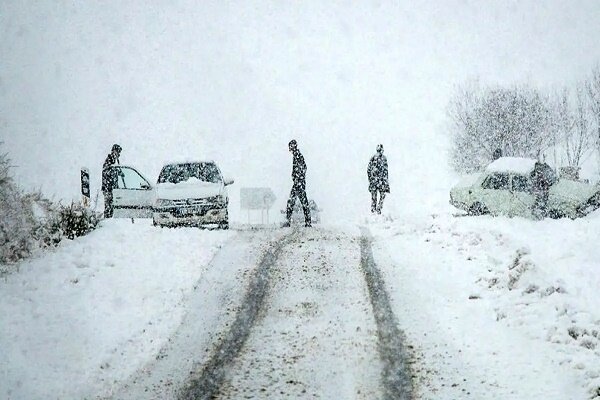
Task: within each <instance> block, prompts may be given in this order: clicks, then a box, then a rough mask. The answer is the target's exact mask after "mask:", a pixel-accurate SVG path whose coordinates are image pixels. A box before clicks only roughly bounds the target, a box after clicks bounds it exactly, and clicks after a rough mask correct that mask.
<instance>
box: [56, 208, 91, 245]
mask: <svg viewBox="0 0 600 400" xmlns="http://www.w3.org/2000/svg"><path fill="white" fill-rule="evenodd" d="M58 221H59V226H60V230H61V232H62V233H63V234H64V235H65V236H66V237H67V238H69V239H74V238H75V237H77V236H83V235H86V234H88V233H89V232H91V231H93V230H94V229H96V226H97V225H98V221H99V218H98V215H97V214H96V213H94V212H93V211H90V210H89V209H87V208H85V207H83V206H82V205H80V204H78V203H71V205H70V206H66V207H61V209H60V211H59V218H58Z"/></svg>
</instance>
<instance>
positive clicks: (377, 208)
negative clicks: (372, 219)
mask: <svg viewBox="0 0 600 400" xmlns="http://www.w3.org/2000/svg"><path fill="white" fill-rule="evenodd" d="M377 192H379V202H377ZM384 199H385V192H382V191H379V190H373V191H372V192H371V212H372V213H377V214H381V209H382V208H383V200H384Z"/></svg>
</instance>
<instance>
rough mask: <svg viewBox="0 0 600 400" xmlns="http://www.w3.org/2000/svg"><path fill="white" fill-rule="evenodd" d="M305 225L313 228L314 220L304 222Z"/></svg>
mask: <svg viewBox="0 0 600 400" xmlns="http://www.w3.org/2000/svg"><path fill="white" fill-rule="evenodd" d="M304 227H306V228H312V222H310V221H306V222H305V223H304Z"/></svg>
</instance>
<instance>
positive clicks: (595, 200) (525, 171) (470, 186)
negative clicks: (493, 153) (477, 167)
mask: <svg viewBox="0 0 600 400" xmlns="http://www.w3.org/2000/svg"><path fill="white" fill-rule="evenodd" d="M535 164H536V160H533V159H529V158H518V157H502V158H499V159H498V160H496V161H494V162H492V163H491V164H490V165H488V166H487V168H486V169H485V171H484V172H483V173H480V174H473V175H469V176H467V177H465V178H464V179H463V180H462V181H461V182H459V183H458V184H457V185H456V186H454V187H453V188H452V189H451V190H450V204H452V205H453V206H455V207H456V208H459V209H461V210H464V211H467V212H468V213H469V214H472V215H481V214H493V215H499V214H502V215H507V216H510V217H513V216H522V217H529V218H531V217H533V205H534V202H535V196H534V194H533V181H532V173H533V171H534V167H535ZM598 207H600V187H598V186H594V185H590V184H588V183H584V182H580V181H574V180H568V179H559V180H558V181H557V182H556V183H554V184H553V185H552V186H550V189H549V193H548V203H547V210H548V215H549V216H550V217H553V218H562V217H569V218H578V217H582V216H584V215H586V214H588V213H589V212H591V211H593V210H595V209H597V208H598Z"/></svg>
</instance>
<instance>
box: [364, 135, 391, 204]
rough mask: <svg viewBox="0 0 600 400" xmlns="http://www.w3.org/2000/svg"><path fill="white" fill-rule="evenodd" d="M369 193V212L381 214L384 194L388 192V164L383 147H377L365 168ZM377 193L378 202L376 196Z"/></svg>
mask: <svg viewBox="0 0 600 400" xmlns="http://www.w3.org/2000/svg"><path fill="white" fill-rule="evenodd" d="M367 176H368V178H369V192H371V212H372V213H377V214H381V209H382V208H383V200H384V199H385V194H386V193H389V192H390V183H389V180H388V162H387V158H386V157H385V156H384V155H383V145H382V144H379V145H377V153H376V154H375V155H374V156H373V157H371V161H369V165H368V167H367ZM378 193H379V201H378V199H377V194H378Z"/></svg>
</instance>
